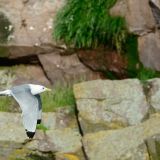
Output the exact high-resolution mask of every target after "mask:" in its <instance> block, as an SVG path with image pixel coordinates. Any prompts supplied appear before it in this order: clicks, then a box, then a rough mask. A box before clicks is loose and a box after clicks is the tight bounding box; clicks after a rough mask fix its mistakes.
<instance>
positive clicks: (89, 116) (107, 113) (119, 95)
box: [74, 79, 149, 133]
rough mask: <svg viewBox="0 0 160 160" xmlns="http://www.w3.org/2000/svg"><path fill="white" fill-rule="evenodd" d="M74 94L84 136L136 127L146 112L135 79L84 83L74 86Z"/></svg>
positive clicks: (145, 105)
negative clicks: (85, 134) (104, 130)
mask: <svg viewBox="0 0 160 160" xmlns="http://www.w3.org/2000/svg"><path fill="white" fill-rule="evenodd" d="M74 94H75V98H76V103H77V108H78V111H79V121H80V124H81V127H82V131H83V132H84V133H86V132H95V131H98V130H103V129H115V128H121V127H125V126H128V125H136V124H139V123H140V122H142V121H143V120H144V119H145V117H146V115H147V114H148V111H149V105H148V103H147V101H146V97H145V95H144V93H143V87H142V85H141V83H140V81H139V80H137V79H126V80H114V81H111V80H95V81H90V82H83V83H79V84H76V85H74Z"/></svg>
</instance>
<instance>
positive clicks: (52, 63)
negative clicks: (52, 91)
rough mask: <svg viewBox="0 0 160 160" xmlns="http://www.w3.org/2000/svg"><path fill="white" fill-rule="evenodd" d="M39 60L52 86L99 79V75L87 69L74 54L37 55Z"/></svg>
mask: <svg viewBox="0 0 160 160" xmlns="http://www.w3.org/2000/svg"><path fill="white" fill-rule="evenodd" d="M39 59H40V62H41V64H42V66H43V69H44V71H45V72H46V74H47V76H48V78H49V79H50V81H51V82H52V83H53V84H54V85H55V84H57V83H61V84H65V83H67V84H72V83H74V82H78V81H84V80H93V79H98V78H100V74H99V73H94V72H93V71H92V70H90V69H88V68H87V67H86V66H85V65H84V64H82V63H81V62H80V61H79V59H78V57H77V55H76V54H72V55H67V56H66V55H64V56H61V55H59V54H55V53H50V54H43V55H39Z"/></svg>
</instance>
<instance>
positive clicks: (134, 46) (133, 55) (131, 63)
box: [123, 34, 160, 81]
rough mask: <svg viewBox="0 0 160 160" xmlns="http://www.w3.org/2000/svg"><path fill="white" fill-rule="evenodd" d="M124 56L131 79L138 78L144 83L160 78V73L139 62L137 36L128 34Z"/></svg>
mask: <svg viewBox="0 0 160 160" xmlns="http://www.w3.org/2000/svg"><path fill="white" fill-rule="evenodd" d="M123 52H124V56H125V57H126V58H127V61H128V67H127V74H128V77H129V78H138V79H140V80H142V81H145V80H148V79H151V78H155V77H160V72H158V71H155V70H153V69H150V68H146V67H144V66H143V64H142V63H141V62H140V60H139V53H138V41H137V36H135V35H130V34H128V37H127V40H126V43H125V45H124V48H123Z"/></svg>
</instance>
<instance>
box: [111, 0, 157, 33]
mask: <svg viewBox="0 0 160 160" xmlns="http://www.w3.org/2000/svg"><path fill="white" fill-rule="evenodd" d="M110 13H111V15H112V16H122V17H125V19H126V22H127V27H128V30H129V32H131V33H133V34H137V35H144V34H146V33H148V32H151V31H152V30H153V28H154V27H155V25H156V24H155V19H154V17H153V13H152V11H151V8H150V6H149V4H148V1H147V0H141V1H139V0H134V1H133V0H118V1H117V3H116V4H115V5H114V6H113V8H111V10H110Z"/></svg>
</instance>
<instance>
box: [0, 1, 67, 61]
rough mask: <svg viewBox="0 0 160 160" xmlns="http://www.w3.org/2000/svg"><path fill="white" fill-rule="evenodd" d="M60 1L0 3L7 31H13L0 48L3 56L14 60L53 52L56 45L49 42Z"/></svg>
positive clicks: (62, 2)
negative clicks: (4, 51) (6, 22)
mask: <svg viewBox="0 0 160 160" xmlns="http://www.w3.org/2000/svg"><path fill="white" fill-rule="evenodd" d="M64 1H65V0H54V1H51V0H47V1H34V0H29V1H26V2H24V1H21V0H17V1H14V2H13V1H12V0H1V2H0V11H1V13H3V15H4V16H5V17H6V18H8V21H9V22H10V23H11V24H10V25H9V26H7V29H8V30H10V29H13V33H12V34H10V35H9V36H8V38H7V39H8V43H7V44H3V45H2V46H4V47H5V48H6V53H5V54H6V56H9V57H12V58H13V57H14V58H15V57H19V56H25V55H30V54H40V53H44V52H51V51H54V50H57V46H59V47H60V45H58V44H56V42H54V41H53V39H52V29H53V19H54V18H55V15H56V13H57V11H58V10H59V8H61V7H62V6H63V4H64ZM56 45H57V46H56Z"/></svg>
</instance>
